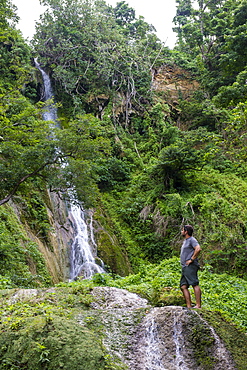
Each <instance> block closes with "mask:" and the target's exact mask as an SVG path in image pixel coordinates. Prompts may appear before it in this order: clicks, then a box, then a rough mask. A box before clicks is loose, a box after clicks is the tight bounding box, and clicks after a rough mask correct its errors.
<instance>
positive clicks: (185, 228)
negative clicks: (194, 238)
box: [184, 225, 194, 236]
mask: <svg viewBox="0 0 247 370" xmlns="http://www.w3.org/2000/svg"><path fill="white" fill-rule="evenodd" d="M184 231H187V233H188V235H189V236H191V235H192V234H193V231H194V229H193V227H192V226H191V225H185V226H184Z"/></svg>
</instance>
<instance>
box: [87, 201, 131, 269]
mask: <svg viewBox="0 0 247 370" xmlns="http://www.w3.org/2000/svg"><path fill="white" fill-rule="evenodd" d="M94 219H95V221H96V223H98V224H99V225H100V227H99V231H98V232H96V239H97V246H98V256H99V257H100V258H101V259H102V260H103V261H104V263H105V265H106V266H108V267H109V269H110V271H111V272H113V273H115V274H118V275H120V276H125V275H128V274H129V273H130V272H131V267H130V263H129V260H128V257H127V253H126V250H125V249H124V247H123V246H122V245H121V243H120V242H119V239H120V238H119V235H118V234H117V232H116V227H115V225H114V224H113V220H112V219H111V218H110V217H109V215H108V214H107V213H106V211H105V210H104V209H103V208H102V207H98V208H97V210H96V212H95V214H94Z"/></svg>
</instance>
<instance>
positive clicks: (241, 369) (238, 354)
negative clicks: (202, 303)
mask: <svg viewBox="0 0 247 370" xmlns="http://www.w3.org/2000/svg"><path fill="white" fill-rule="evenodd" d="M200 314H201V316H202V317H203V318H204V319H205V320H207V322H208V323H209V324H210V325H212V326H213V328H214V329H215V331H216V333H217V335H218V336H219V337H220V338H221V339H222V340H223V342H224V344H225V346H226V348H227V349H228V350H229V352H230V353H231V355H232V357H233V359H234V362H235V363H236V366H237V369H238V370H246V359H247V341H246V333H244V332H243V331H241V330H239V329H238V328H236V326H235V325H234V324H233V323H232V322H230V321H227V320H226V319H224V318H223V317H222V315H221V314H220V312H209V311H204V310H202V311H201V312H200Z"/></svg>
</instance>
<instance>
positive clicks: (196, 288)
mask: <svg viewBox="0 0 247 370" xmlns="http://www.w3.org/2000/svg"><path fill="white" fill-rule="evenodd" d="M193 289H194V293H195V298H196V305H195V308H201V295H202V294H201V289H200V287H199V285H195V286H193Z"/></svg>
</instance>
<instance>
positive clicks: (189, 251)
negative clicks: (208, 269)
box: [180, 236, 199, 267]
mask: <svg viewBox="0 0 247 370" xmlns="http://www.w3.org/2000/svg"><path fill="white" fill-rule="evenodd" d="M198 244H199V243H198V241H197V240H196V238H194V237H193V236H190V237H189V238H187V239H185V240H184V242H183V245H182V248H181V253H180V262H181V265H182V267H185V266H186V261H188V260H190V259H191V257H192V256H193V254H194V250H195V247H196V246H197V245H198ZM194 263H195V264H196V265H199V262H198V259H197V258H196V259H195V260H194Z"/></svg>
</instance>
